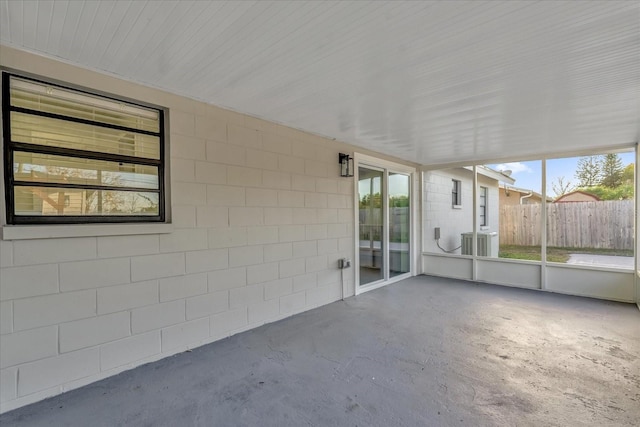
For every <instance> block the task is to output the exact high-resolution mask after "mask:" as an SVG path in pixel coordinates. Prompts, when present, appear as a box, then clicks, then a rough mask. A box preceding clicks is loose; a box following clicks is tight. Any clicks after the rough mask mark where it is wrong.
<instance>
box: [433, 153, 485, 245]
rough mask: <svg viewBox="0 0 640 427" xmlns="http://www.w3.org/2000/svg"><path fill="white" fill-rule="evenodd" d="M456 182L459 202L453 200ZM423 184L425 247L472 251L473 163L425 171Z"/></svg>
mask: <svg viewBox="0 0 640 427" xmlns="http://www.w3.org/2000/svg"><path fill="white" fill-rule="evenodd" d="M456 182H459V184H458V185H456V184H455V183H456ZM456 186H457V187H458V188H457V190H458V196H457V197H458V202H457V203H453V201H454V194H455V191H454V190H455V188H456ZM423 188H424V191H425V196H424V202H423V203H424V211H425V224H424V233H423V238H424V241H423V248H424V250H425V251H427V252H433V253H439V254H442V253H448V254H457V255H461V254H463V255H471V249H472V245H471V244H467V243H468V242H467V240H468V236H471V235H473V167H472V166H465V167H459V168H450V169H440V170H434V171H428V172H424V174H423ZM452 203H453V204H452ZM438 236H439V237H438Z"/></svg>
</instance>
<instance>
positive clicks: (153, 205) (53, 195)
mask: <svg viewBox="0 0 640 427" xmlns="http://www.w3.org/2000/svg"><path fill="white" fill-rule="evenodd" d="M14 188H15V213H16V215H29V216H47V215H80V216H82V215H107V216H118V215H150V216H155V215H158V214H159V209H158V199H159V197H158V193H147V192H133V191H111V190H76V189H69V188H50V187H35V186H34V187H14Z"/></svg>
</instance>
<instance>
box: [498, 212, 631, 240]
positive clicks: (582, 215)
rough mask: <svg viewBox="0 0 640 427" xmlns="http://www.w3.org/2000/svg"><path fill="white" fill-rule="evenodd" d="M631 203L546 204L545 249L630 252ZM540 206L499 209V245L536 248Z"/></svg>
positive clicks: (540, 232)
mask: <svg viewBox="0 0 640 427" xmlns="http://www.w3.org/2000/svg"><path fill="white" fill-rule="evenodd" d="M633 206H634V201H633V200H612V201H600V202H572V203H548V204H547V246H556V247H562V248H598V249H633ZM541 215H542V205H540V204H531V205H503V206H501V207H500V244H507V245H524V246H539V245H540V244H541V236H542V229H541Z"/></svg>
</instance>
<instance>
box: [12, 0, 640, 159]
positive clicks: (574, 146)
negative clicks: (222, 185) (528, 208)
mask: <svg viewBox="0 0 640 427" xmlns="http://www.w3.org/2000/svg"><path fill="white" fill-rule="evenodd" d="M0 11H1V12H0V13H1V16H0V18H1V20H0V42H1V43H3V44H5V45H9V46H13V47H17V48H21V49H25V50H29V51H32V52H38V53H42V54H46V55H49V56H53V57H57V58H62V59H63V60H65V61H68V62H71V63H74V64H78V65H80V66H83V67H86V68H89V69H94V70H101V71H106V72H109V73H112V74H115V75H118V76H121V77H123V78H125V79H127V80H132V81H136V82H141V83H143V84H147V85H151V86H154V87H160V88H163V89H166V90H168V91H171V92H174V93H178V94H182V95H186V96H189V97H192V98H195V99H199V100H203V101H206V102H208V103H211V104H215V105H220V106H224V107H228V108H231V109H233V110H236V111H241V112H244V113H248V114H251V115H253V116H257V117H261V118H265V119H269V120H272V121H276V122H279V123H283V124H286V125H289V126H292V127H295V128H299V129H304V130H307V131H311V132H314V133H317V134H321V135H325V136H329V137H332V138H336V139H338V140H342V141H347V142H350V143H353V144H355V145H359V146H363V147H367V148H370V149H373V150H376V151H379V152H383V153H387V154H390V155H394V156H397V157H400V158H404V159H406V160H412V161H417V162H419V163H422V164H426V165H429V164H442V163H450V162H461V161H468V160H490V159H504V158H512V159H513V160H517V159H519V158H520V157H529V156H531V155H539V154H547V153H555V152H561V151H569V150H571V151H573V150H581V149H584V148H589V147H607V146H617V145H620V144H628V143H632V142H636V141H637V140H638V135H639V134H640V2H633V1H625V2H613V1H606V2H575V1H570V2H517V1H507V2H497V1H488V2H480V1H473V2H461V1H448V2H364V1H357V2H355V1H354V2H350V1H340V2H302V1H298V2H271V1H259V2H248V1H247V2H240V1H230V2H208V1H141V0H136V1H100V2H93V1H55V2H50V1H7V0H1V1H0Z"/></svg>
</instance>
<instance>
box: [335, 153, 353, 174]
mask: <svg viewBox="0 0 640 427" xmlns="http://www.w3.org/2000/svg"><path fill="white" fill-rule="evenodd" d="M338 162H339V163H340V176H353V157H351V156H349V155H348V154H344V153H339V154H338Z"/></svg>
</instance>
